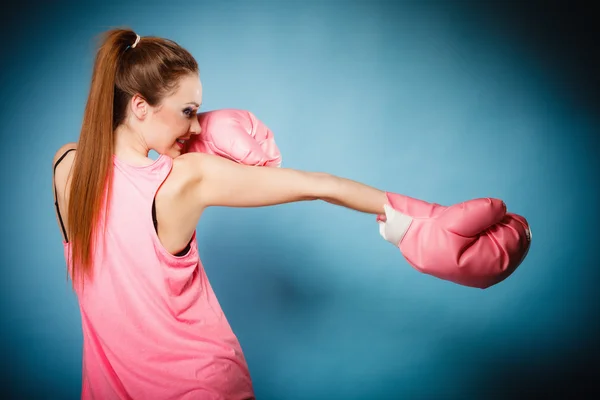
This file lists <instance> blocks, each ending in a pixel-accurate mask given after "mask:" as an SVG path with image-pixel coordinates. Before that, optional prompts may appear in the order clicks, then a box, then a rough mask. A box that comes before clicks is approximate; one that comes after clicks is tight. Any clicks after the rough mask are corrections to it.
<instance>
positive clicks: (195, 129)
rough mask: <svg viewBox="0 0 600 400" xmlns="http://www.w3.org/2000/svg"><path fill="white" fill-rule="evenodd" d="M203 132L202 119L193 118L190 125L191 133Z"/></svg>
mask: <svg viewBox="0 0 600 400" xmlns="http://www.w3.org/2000/svg"><path fill="white" fill-rule="evenodd" d="M201 132H202V127H201V126H200V121H199V119H198V117H196V118H193V119H192V125H191V126H190V133H191V134H192V135H199V134H200V133H201Z"/></svg>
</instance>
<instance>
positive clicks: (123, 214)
mask: <svg viewBox="0 0 600 400" xmlns="http://www.w3.org/2000/svg"><path fill="white" fill-rule="evenodd" d="M113 159H114V167H115V168H114V180H113V195H112V199H111V201H110V209H109V213H108V217H107V218H106V220H105V222H103V223H102V226H101V228H102V229H101V230H100V231H99V232H100V233H99V237H100V240H98V241H97V249H96V251H95V254H94V258H93V260H94V273H93V280H92V281H89V280H86V282H85V286H84V288H83V290H81V289H79V288H77V289H76V293H77V297H78V300H79V305H80V310H81V322H82V329H83V377H82V378H83V385H82V393H81V398H82V399H102V400H108V399H147V400H151V399H161V400H166V399H181V400H183V399H228V400H229V399H250V398H254V394H253V388H252V382H251V378H250V373H249V371H248V366H247V364H246V360H245V358H244V355H243V352H242V349H241V346H240V344H239V342H238V339H237V337H236V336H235V334H234V333H233V332H232V330H231V328H230V325H229V323H228V321H227V319H226V317H225V315H224V314H223V311H222V309H221V306H220V305H219V302H218V300H217V298H216V296H215V293H214V292H213V290H212V288H211V285H210V283H209V281H208V278H207V276H206V273H205V271H204V268H203V267H202V263H201V262H200V259H199V256H198V248H197V243H196V234H195V233H194V236H193V240H192V242H191V249H190V251H189V252H188V253H187V254H185V255H183V256H181V257H178V256H174V255H171V254H170V253H169V252H167V251H166V250H165V249H164V247H163V246H162V245H161V243H160V241H159V239H158V236H157V235H156V233H155V230H154V226H153V222H152V201H153V199H154V195H155V193H156V191H157V190H158V188H159V187H160V185H161V184H162V182H163V181H164V180H165V178H166V177H167V175H168V174H169V172H170V170H171V167H172V162H173V160H172V159H171V158H169V157H167V156H162V155H161V156H160V157H159V158H158V159H157V160H156V161H155V162H154V163H153V164H152V165H149V166H145V167H136V166H132V165H128V164H126V163H125V162H123V161H121V160H119V159H118V158H117V157H113ZM103 230H104V231H105V232H104V233H103ZM64 249H65V257H66V259H67V262H69V259H70V244H69V243H64Z"/></svg>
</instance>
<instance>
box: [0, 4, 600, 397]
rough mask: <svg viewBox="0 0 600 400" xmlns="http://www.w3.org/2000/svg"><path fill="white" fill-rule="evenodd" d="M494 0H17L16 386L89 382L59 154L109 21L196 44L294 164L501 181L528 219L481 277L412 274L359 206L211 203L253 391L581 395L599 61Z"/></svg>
mask: <svg viewBox="0 0 600 400" xmlns="http://www.w3.org/2000/svg"><path fill="white" fill-rule="evenodd" d="M482 3H485V2H482ZM493 3H494V2H490V3H488V4H490V5H488V6H485V7H484V6H482V5H481V4H479V5H477V4H478V3H474V4H470V3H467V2H460V3H451V2H438V3H433V2H427V3H418V2H404V3H398V4H397V3H393V2H389V3H381V2H379V3H377V2H373V3H367V2H342V1H330V2H317V1H305V2H292V1H289V2H275V1H272V2H266V1H263V2H239V1H219V2H217V1H210V2H209V1H203V2H202V1H201V2H198V1H196V2H184V3H181V2H177V3H172V4H171V5H162V6H159V5H153V4H152V3H148V2H141V1H131V2H128V3H127V4H121V5H118V4H117V3H107V2H103V3H89V4H84V2H80V3H73V4H67V3H64V2H62V3H61V2H59V3H56V4H57V5H56V6H55V7H53V8H49V7H47V6H35V7H34V6H29V3H24V4H26V5H27V7H25V6H23V7H22V8H21V9H20V10H18V9H16V10H14V11H11V12H8V10H7V14H6V20H5V23H3V27H2V31H1V33H2V34H3V36H4V37H5V38H6V36H5V35H7V34H8V33H9V32H10V34H11V35H12V39H10V40H6V39H5V42H6V43H5V44H3V47H4V51H3V53H2V59H1V61H2V63H1V64H0V65H2V74H1V76H0V93H1V95H2V106H1V111H0V113H1V117H2V124H1V125H0V126H1V127H2V144H3V145H2V146H1V147H0V151H1V152H2V154H1V162H2V166H1V168H0V174H2V176H1V178H2V184H3V188H4V190H3V193H4V194H3V200H2V204H3V206H2V208H1V210H0V212H1V213H2V221H3V224H2V226H1V227H0V229H1V231H0V235H1V236H0V237H1V239H2V240H1V243H2V252H3V258H2V273H3V274H2V276H3V284H2V291H1V294H0V296H1V299H2V303H1V304H2V321H3V322H2V328H1V329H2V331H1V332H0V335H1V336H0V338H1V341H0V345H1V351H2V362H3V367H2V368H3V374H2V375H3V377H2V380H3V382H2V383H3V390H4V392H5V393H8V392H10V393H12V394H15V396H18V397H27V398H65V399H67V398H72V399H74V398H78V396H79V394H80V392H79V390H80V385H81V356H82V354H81V346H82V337H81V327H80V319H79V318H80V317H79V311H78V307H77V301H76V298H75V296H74V294H73V292H72V291H71V289H70V284H69V282H67V280H66V269H65V263H64V258H63V252H62V247H61V239H60V231H59V229H58V226H57V223H56V219H55V214H54V209H53V198H52V186H51V176H52V173H51V162H52V157H53V155H54V153H55V151H56V150H57V149H58V148H59V147H60V146H61V145H62V144H64V143H66V142H69V141H77V139H78V134H79V128H80V125H81V118H82V113H83V109H84V106H85V101H86V98H87V91H88V89H89V82H90V78H91V72H92V65H93V58H94V50H95V42H94V39H95V37H96V36H97V35H98V34H100V33H101V32H102V31H104V30H106V29H109V28H112V27H118V26H128V27H131V28H133V29H134V30H135V31H136V32H137V33H139V34H140V35H142V36H144V35H156V36H163V37H167V38H169V39H173V40H175V41H177V42H178V43H179V44H181V45H182V46H184V47H186V48H187V49H188V50H190V51H191V52H192V54H194V56H195V57H196V58H197V60H198V62H199V65H200V69H201V79H202V80H203V84H204V109H205V110H211V109H218V108H243V109H248V110H250V111H252V112H254V113H255V114H256V115H257V116H258V117H259V118H260V119H261V120H263V121H264V122H265V123H266V124H267V125H268V126H269V127H270V128H271V129H272V130H273V131H274V133H275V135H276V141H277V144H278V146H279V148H280V150H281V152H282V153H283V161H284V166H286V167H290V168H297V169H302V170H311V171H325V172H329V173H332V174H335V175H339V176H343V177H347V178H351V179H354V180H358V181H361V182H363V183H366V184H369V185H372V186H375V187H377V188H379V189H383V190H388V191H394V192H400V193H404V194H408V195H411V196H414V197H419V198H422V199H425V200H428V201H434V202H438V203H442V204H452V203H455V202H459V201H463V200H467V199H469V198H474V197H484V196H494V197H498V198H501V199H503V200H505V202H506V203H507V205H508V207H509V209H510V211H513V212H516V213H519V214H522V215H524V216H525V217H526V218H527V219H528V220H529V222H530V224H531V226H532V233H533V243H532V247H531V250H530V252H529V255H528V257H527V259H526V260H525V261H524V263H523V264H522V265H521V267H520V268H519V269H518V270H517V271H516V272H515V273H514V274H513V275H512V276H511V277H510V278H509V279H508V280H506V281H504V282H502V283H501V284H499V285H497V286H494V287H492V288H490V289H488V290H477V289H471V288H465V287H460V286H457V285H453V284H450V283H448V282H444V281H440V280H436V279H435V278H432V277H430V276H427V275H422V274H419V273H418V272H417V271H415V270H413V269H412V268H411V267H410V266H409V265H408V264H407V263H406V261H405V260H404V259H403V258H402V256H401V254H400V253H399V251H398V250H397V249H394V248H393V247H392V246H391V245H390V244H389V243H387V242H385V241H384V240H383V239H381V238H380V236H379V233H378V227H377V224H376V223H375V220H374V217H373V216H370V215H365V214H360V213H357V212H354V211H351V210H347V209H343V208H341V207H336V206H332V205H330V204H327V203H323V202H311V203H297V204H288V205H282V206H276V207H270V208H261V209H226V208H215V209H210V210H209V211H208V212H207V213H206V215H205V216H204V217H203V219H202V220H201V221H200V224H199V226H198V238H199V246H200V254H201V258H202V260H203V263H204V266H205V268H206V270H207V273H208V275H209V278H210V280H211V283H212V285H213V288H214V290H215V291H216V293H217V296H218V298H219V300H220V302H221V305H222V307H223V309H224V310H225V313H226V315H227V317H228V319H229V322H230V323H231V325H232V327H233V329H234V331H235V333H236V334H237V335H238V338H239V339H240V342H241V344H242V347H243V349H244V352H245V355H246V357H247V360H248V363H249V366H250V371H251V375H252V378H253V381H254V385H255V389H256V394H257V397H258V398H259V399H396V398H448V399H454V398H494V397H498V398H505V397H508V396H511V397H512V398H515V397H516V393H521V394H522V395H525V394H527V393H529V394H530V393H533V392H536V393H538V394H546V395H551V394H553V393H554V394H556V393H558V392H564V393H571V394H573V393H575V392H574V391H577V390H582V387H584V386H585V385H586V384H587V383H589V382H590V379H591V377H592V376H595V374H596V373H597V372H596V371H595V370H594V369H593V368H594V364H593V363H592V361H594V357H595V354H596V353H597V351H598V339H597V337H598V335H599V333H600V332H599V331H600V329H599V328H600V324H599V321H600V318H598V317H599V316H600V313H599V302H598V296H597V294H596V292H597V289H596V286H597V282H598V278H599V273H598V262H597V260H596V258H597V257H596V253H595V251H597V242H598V235H597V224H598V211H597V200H598V195H599V193H598V192H599V190H598V183H597V171H598V164H599V161H598V158H599V157H598V154H599V151H598V144H599V140H598V138H597V133H598V126H599V124H598V122H599V121H598V109H597V108H596V106H597V103H596V102H595V100H596V98H595V97H594V95H595V92H594V89H595V88H594V87H593V85H591V84H592V83H596V81H594V82H591V81H589V80H587V79H589V76H590V75H586V72H589V71H587V70H586V69H585V67H582V66H584V65H585V64H586V62H587V61H586V56H589V55H590V54H589V53H585V52H583V53H582V52H578V51H576V50H577V49H578V48H579V49H580V50H582V49H584V48H583V47H582V46H583V44H581V43H579V44H578V42H577V38H575V39H573V38H570V39H569V40H567V39H568V38H567V37H566V36H560V33H558V34H557V30H556V29H554V30H553V31H554V36H544V35H546V33H547V32H549V31H542V30H539V31H538V30H537V29H536V27H539V26H541V25H535V22H536V21H534V20H528V19H527V17H526V15H527V14H526V13H525V11H518V10H517V11H515V12H514V13H513V14H510V13H509V12H508V11H506V10H500V9H499V8H498V9H494V8H493V7H492V6H491V4H493ZM497 4H500V2H498V3H497ZM519 16H520V17H521V18H519ZM538 16H539V15H538ZM513 17H514V18H513ZM564 18H565V17H561V19H559V20H561V21H563V22H564V21H565V19H564ZM537 22H538V24H541V18H540V21H537ZM540 29H542V28H540ZM559 32H560V31H559ZM548 34H549V33H548ZM544 38H546V39H547V38H550V39H548V40H546V41H542V40H543V39H544ZM571 39H572V40H571ZM551 40H556V41H555V42H551ZM577 46H579V47H577ZM578 57H579V58H578ZM569 387H570V389H569Z"/></svg>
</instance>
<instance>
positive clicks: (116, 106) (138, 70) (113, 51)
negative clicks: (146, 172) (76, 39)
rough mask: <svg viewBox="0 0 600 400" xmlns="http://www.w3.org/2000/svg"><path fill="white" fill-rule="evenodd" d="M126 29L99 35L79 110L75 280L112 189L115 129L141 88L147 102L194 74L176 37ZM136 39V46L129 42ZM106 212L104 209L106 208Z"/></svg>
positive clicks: (72, 225)
mask: <svg viewBox="0 0 600 400" xmlns="http://www.w3.org/2000/svg"><path fill="white" fill-rule="evenodd" d="M136 39H137V35H136V33H135V32H133V31H132V30H129V29H112V30H109V31H107V32H105V33H104V34H103V35H102V38H101V43H100V46H99V48H98V51H97V53H96V59H95V63H94V69H93V75H92V82H91V87H90V91H89V95H88V99H87V104H86V107H85V112H84V115H83V122H82V127H81V133H80V136H79V141H78V144H77V152H76V156H75V161H74V165H73V175H72V180H71V189H70V193H69V207H68V213H69V220H68V224H67V225H68V235H69V241H70V243H71V255H70V262H71V270H70V273H71V274H70V275H71V279H72V281H73V284H75V283H76V282H77V281H78V280H79V279H81V283H83V280H84V278H85V276H86V275H87V276H91V272H92V269H93V265H92V256H93V254H94V251H95V249H96V240H97V239H98V237H99V235H98V227H99V224H100V217H101V215H102V211H103V210H104V211H105V212H106V213H108V205H109V203H110V196H111V190H112V173H113V153H114V131H115V129H116V128H117V127H118V126H119V125H121V124H122V123H123V122H124V121H125V118H126V117H127V109H128V103H129V101H130V100H131V98H132V97H133V96H134V95H135V94H140V95H141V96H142V97H143V98H144V99H145V100H146V101H147V102H148V104H150V105H151V106H157V105H159V104H160V103H161V101H162V99H163V98H164V97H165V96H167V95H169V94H171V93H173V92H174V91H175V90H177V87H178V83H179V80H180V78H181V77H183V76H186V75H189V74H198V64H197V62H196V60H195V59H194V57H193V56H192V55H191V54H190V53H189V52H188V51H187V50H185V49H183V48H182V47H180V46H179V45H178V44H177V43H175V42H173V41H171V40H167V39H163V38H158V37H143V38H141V39H140V40H139V41H138V43H135V42H136ZM134 44H135V46H133V45H134ZM105 215H106V214H105Z"/></svg>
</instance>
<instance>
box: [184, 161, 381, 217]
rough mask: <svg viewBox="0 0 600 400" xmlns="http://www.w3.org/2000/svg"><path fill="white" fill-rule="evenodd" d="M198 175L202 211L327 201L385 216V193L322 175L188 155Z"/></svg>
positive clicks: (196, 184)
mask: <svg viewBox="0 0 600 400" xmlns="http://www.w3.org/2000/svg"><path fill="white" fill-rule="evenodd" d="M186 157H190V159H189V160H187V161H186V162H189V163H190V164H192V165H191V166H190V168H191V169H192V170H193V171H197V176H196V179H195V181H194V184H193V187H194V189H192V190H194V192H195V196H196V197H197V199H198V202H199V203H200V204H201V206H202V207H210V206H225V207H262V206H270V205H276V204H284V203H291V202H298V201H307V200H323V201H327V202H329V203H332V204H336V205H339V206H342V207H346V208H349V209H353V210H356V211H360V212H364V213H370V214H383V213H384V208H383V205H384V204H386V203H387V198H386V194H385V192H383V191H381V190H378V189H375V188H373V187H370V186H367V185H364V184H362V183H359V182H355V181H352V180H349V179H345V178H341V177H337V176H334V175H331V174H327V173H322V172H306V171H299V170H294V169H289V168H263V167H255V166H247V165H242V164H238V163H235V162H232V161H229V160H226V159H223V158H221V157H217V156H213V155H208V154H200V153H194V154H188V155H186Z"/></svg>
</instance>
